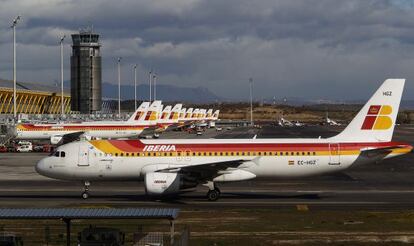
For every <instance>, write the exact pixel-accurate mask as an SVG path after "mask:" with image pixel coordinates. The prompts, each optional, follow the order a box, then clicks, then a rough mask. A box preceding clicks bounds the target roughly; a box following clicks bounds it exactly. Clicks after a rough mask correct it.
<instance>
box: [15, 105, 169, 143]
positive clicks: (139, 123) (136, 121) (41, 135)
mask: <svg viewBox="0 0 414 246" xmlns="http://www.w3.org/2000/svg"><path fill="white" fill-rule="evenodd" d="M160 108H161V101H154V102H153V103H152V104H151V105H150V103H149V102H143V103H142V104H141V105H140V106H139V107H138V109H137V110H136V111H135V112H134V114H132V116H131V117H130V118H129V119H128V120H127V121H91V122H81V123H56V124H27V123H25V124H17V125H16V127H15V128H14V129H13V132H12V134H13V135H14V138H15V139H19V140H20V139H24V140H41V139H50V142H51V144H60V143H62V142H61V141H63V142H66V141H71V139H75V138H79V137H84V138H86V139H92V138H128V137H134V136H138V135H139V134H141V133H143V131H144V130H145V129H148V128H150V127H153V126H155V125H156V123H157V120H158V111H159V110H160Z"/></svg>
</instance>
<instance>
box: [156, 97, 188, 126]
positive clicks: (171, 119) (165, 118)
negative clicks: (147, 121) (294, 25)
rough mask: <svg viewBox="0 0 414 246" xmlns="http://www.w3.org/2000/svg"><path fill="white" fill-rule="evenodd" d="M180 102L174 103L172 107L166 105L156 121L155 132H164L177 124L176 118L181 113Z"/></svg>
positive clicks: (177, 118)
mask: <svg viewBox="0 0 414 246" xmlns="http://www.w3.org/2000/svg"><path fill="white" fill-rule="evenodd" d="M182 106H183V105H182V104H181V103H179V104H176V105H175V106H174V108H172V109H171V107H172V106H167V107H166V108H165V109H164V110H163V113H162V116H161V118H160V119H159V120H158V122H157V129H156V132H158V133H160V132H164V131H166V130H172V129H174V128H176V127H177V126H178V120H179V116H180V113H181V108H182Z"/></svg>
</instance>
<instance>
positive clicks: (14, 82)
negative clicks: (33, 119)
mask: <svg viewBox="0 0 414 246" xmlns="http://www.w3.org/2000/svg"><path fill="white" fill-rule="evenodd" d="M20 19H21V16H20V15H18V16H17V17H16V18H14V19H13V22H12V25H11V28H12V29H13V117H14V121H16V120H17V110H16V101H17V100H16V90H17V89H16V26H17V23H18V22H19V20H20Z"/></svg>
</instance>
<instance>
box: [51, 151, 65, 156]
mask: <svg viewBox="0 0 414 246" xmlns="http://www.w3.org/2000/svg"><path fill="white" fill-rule="evenodd" d="M49 156H55V157H65V156H66V153H65V151H55V152H52V153H51V154H50V155H49Z"/></svg>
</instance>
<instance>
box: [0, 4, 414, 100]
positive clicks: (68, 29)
mask: <svg viewBox="0 0 414 246" xmlns="http://www.w3.org/2000/svg"><path fill="white" fill-rule="evenodd" d="M0 4H1V8H0V78H4V79H11V78H12V32H11V29H10V24H11V20H12V19H13V18H14V16H16V15H17V14H20V15H22V21H21V22H20V23H19V26H18V30H17V40H18V61H17V63H18V80H20V81H34V82H37V83H45V84H54V83H55V81H57V80H58V78H59V72H60V70H59V66H60V65H59V55H60V53H59V47H58V41H59V36H60V35H62V34H67V35H70V34H71V33H75V32H78V31H79V28H82V27H86V26H88V25H93V27H94V30H95V31H96V32H98V33H100V34H101V43H102V56H103V68H104V70H103V81H105V82H111V83H113V82H115V81H117V80H116V78H117V74H116V58H117V57H118V56H121V57H123V63H122V64H123V66H122V78H123V83H125V84H132V83H133V82H132V81H133V76H132V73H133V72H132V66H133V64H134V63H137V64H138V66H139V78H140V81H141V82H144V81H143V80H144V79H146V77H147V76H145V77H144V75H146V74H147V72H148V70H149V69H151V68H153V69H155V70H156V71H157V73H158V74H159V82H160V83H164V84H177V85H181V86H191V87H197V86H204V87H207V88H209V89H210V90H211V91H213V92H214V93H216V94H217V95H219V96H222V97H225V98H233V99H240V98H246V96H247V95H248V92H249V90H248V78H249V77H252V78H253V80H254V83H255V86H254V91H255V92H254V94H255V97H256V98H261V97H264V98H266V97H273V96H276V97H277V98H280V97H285V96H286V97H302V98H313V99H318V98H324V99H335V98H337V99H340V100H343V99H366V98H367V97H369V96H370V94H371V93H372V92H373V91H374V90H375V89H376V88H377V87H378V86H379V85H380V83H381V82H382V81H383V80H384V79H386V78H389V77H404V78H407V87H406V91H405V94H404V98H405V99H414V5H413V1H404V0H394V1H393V0H377V1H371V0H360V1H356V0H347V1H342V0H336V1H335V0H255V1H252V0H225V1H223V0H204V1H203V0H118V1H113V0H72V1H70V0H56V1H52V0H36V1H33V0H0ZM70 43H71V40H70V39H69V38H68V39H67V40H66V46H65V63H66V64H65V66H66V69H65V74H66V76H65V79H67V80H68V79H69V69H68V68H69V56H70V49H71V47H70Z"/></svg>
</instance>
